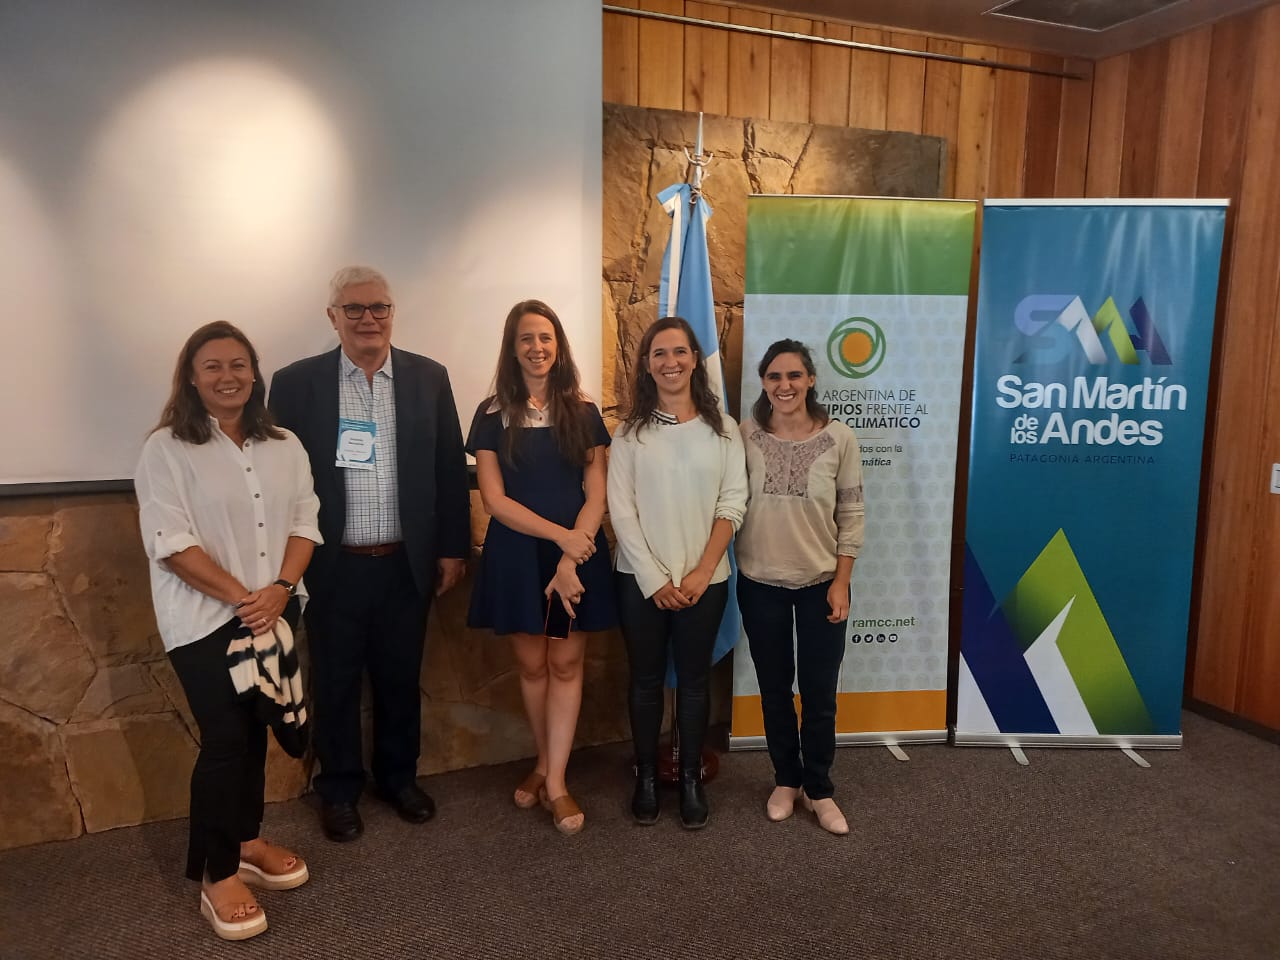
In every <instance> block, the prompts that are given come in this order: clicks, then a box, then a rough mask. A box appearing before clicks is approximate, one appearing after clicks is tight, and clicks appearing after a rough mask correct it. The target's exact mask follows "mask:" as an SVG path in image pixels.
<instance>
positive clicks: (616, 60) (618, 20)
mask: <svg viewBox="0 0 1280 960" xmlns="http://www.w3.org/2000/svg"><path fill="white" fill-rule="evenodd" d="M637 5H638V0H618V2H616V3H614V6H615V7H635V6H637ZM601 30H602V32H603V36H602V41H601V45H602V47H603V48H604V74H603V88H604V99H605V102H606V103H623V104H626V105H627V106H635V105H637V104H638V103H639V102H640V88H639V84H640V21H639V20H638V19H636V18H635V17H629V16H626V15H625V14H621V13H606V14H605V15H604V20H603V23H602V25H601Z"/></svg>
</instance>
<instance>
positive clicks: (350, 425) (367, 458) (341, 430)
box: [333, 417, 378, 470]
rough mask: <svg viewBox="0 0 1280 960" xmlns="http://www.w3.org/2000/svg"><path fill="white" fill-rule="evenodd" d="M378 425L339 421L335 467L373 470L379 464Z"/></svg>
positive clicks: (368, 421)
mask: <svg viewBox="0 0 1280 960" xmlns="http://www.w3.org/2000/svg"><path fill="white" fill-rule="evenodd" d="M377 439H378V425H377V424H376V423H374V422H373V421H372V420H348V419H347V418H346V417H341V418H339V420H338V454H337V459H336V460H334V464H333V465H334V466H335V467H346V468H347V469H348V470H373V469H374V468H375V466H376V465H377V462H378V452H377V446H378V444H377Z"/></svg>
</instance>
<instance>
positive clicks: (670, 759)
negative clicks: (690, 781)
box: [658, 111, 723, 783]
mask: <svg viewBox="0 0 1280 960" xmlns="http://www.w3.org/2000/svg"><path fill="white" fill-rule="evenodd" d="M684 155H685V159H687V160H688V161H689V166H688V169H687V171H686V174H685V183H687V184H688V185H689V206H690V208H691V211H692V210H693V209H696V208H697V205H698V201H699V200H701V199H702V178H703V176H704V175H705V173H706V169H707V167H708V166H710V164H711V155H710V154H709V153H704V152H703V145H702V112H701V111H699V112H698V140H697V143H696V145H695V146H694V151H693V153H690V152H689V148H688V147H685V148H684ZM683 241H684V237H683V235H682V236H681V237H680V242H681V243H683ZM708 279H709V278H708ZM675 299H676V298H672V302H671V303H669V304H668V305H667V306H668V312H670V313H674V312H675V310H676V304H675ZM703 349H704V350H705V349H707V347H706V344H703ZM721 390H722V391H723V385H722V386H721ZM719 769H720V758H719V756H718V755H717V754H716V752H715V751H714V750H712V749H711V748H710V747H708V746H706V745H704V746H703V748H702V779H703V780H704V781H708V780H712V779H713V778H714V777H715V775H716V773H717V772H719ZM658 780H659V782H661V783H679V782H680V727H679V723H678V722H677V716H676V698H675V697H672V698H671V748H670V749H669V750H667V751H666V752H665V753H660V754H659V756H658Z"/></svg>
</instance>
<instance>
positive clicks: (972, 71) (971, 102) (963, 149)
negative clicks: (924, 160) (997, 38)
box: [956, 43, 996, 200]
mask: <svg viewBox="0 0 1280 960" xmlns="http://www.w3.org/2000/svg"><path fill="white" fill-rule="evenodd" d="M995 54H996V50H995V48H994V47H985V46H979V45H977V44H972V43H966V44H965V45H964V56H966V57H968V58H969V59H971V60H985V61H991V60H994V59H995ZM995 90H996V77H995V71H994V70H993V69H992V68H990V67H980V66H976V65H972V64H965V65H964V66H962V67H961V68H960V122H959V128H958V129H957V131H956V196H957V197H958V198H960V199H964V200H970V199H975V200H980V199H982V198H983V197H985V196H986V195H987V166H988V163H989V161H990V154H991V142H992V128H991V113H992V110H991V107H992V102H993V101H994V99H995Z"/></svg>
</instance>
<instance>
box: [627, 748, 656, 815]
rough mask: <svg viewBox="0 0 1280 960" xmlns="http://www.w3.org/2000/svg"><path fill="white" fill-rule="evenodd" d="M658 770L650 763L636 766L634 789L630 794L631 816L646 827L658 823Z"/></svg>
mask: <svg viewBox="0 0 1280 960" xmlns="http://www.w3.org/2000/svg"><path fill="white" fill-rule="evenodd" d="M659 812H660V811H659V807H658V768H657V765H656V764H652V763H638V764H636V789H635V792H633V793H632V794H631V816H633V817H635V820H636V823H642V824H644V825H645V826H648V825H649V824H651V823H657V822H658V813H659Z"/></svg>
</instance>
